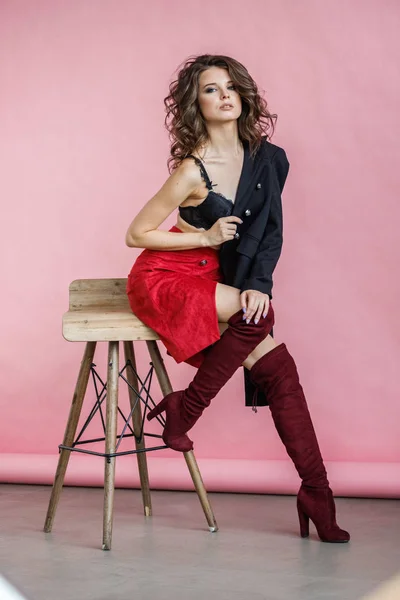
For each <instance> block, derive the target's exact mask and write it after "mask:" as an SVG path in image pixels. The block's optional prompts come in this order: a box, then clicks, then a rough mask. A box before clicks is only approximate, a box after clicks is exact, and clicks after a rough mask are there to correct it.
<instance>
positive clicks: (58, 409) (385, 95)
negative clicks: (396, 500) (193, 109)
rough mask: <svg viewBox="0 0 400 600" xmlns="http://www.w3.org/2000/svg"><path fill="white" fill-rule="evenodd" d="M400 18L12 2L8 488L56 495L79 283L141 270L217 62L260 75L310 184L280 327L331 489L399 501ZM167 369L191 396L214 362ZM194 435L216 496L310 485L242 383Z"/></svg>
mask: <svg viewBox="0 0 400 600" xmlns="http://www.w3.org/2000/svg"><path fill="white" fill-rule="evenodd" d="M399 17H400V7H399V5H398V3H397V2H395V1H390V0H386V1H382V0H374V1H372V0H369V1H363V2H361V1H353V2H345V1H340V2H337V1H333V0H326V1H325V2H318V1H316V0H315V1H312V0H308V1H304V2H301V3H299V2H296V1H295V0H292V1H289V0H286V1H281V2H270V1H269V0H268V1H266V0H259V1H253V2H251V3H250V4H248V5H246V10H244V8H243V3H240V2H232V1H229V2H227V1H226V0H221V1H220V2H218V3H215V2H213V1H211V0H203V1H202V2H201V4H199V3H198V2H197V3H191V2H182V1H175V2H166V3H164V2H162V1H161V0H158V1H154V0H153V1H152V2H150V3H144V4H141V3H136V2H128V1H124V0H119V1H118V2H111V0H96V1H94V0H93V1H89V0H80V1H71V2H68V3H66V2H61V1H60V0H35V2H30V1H28V0H25V1H23V0H21V1H19V2H18V1H13V2H11V1H7V0H2V2H1V3H0V77H1V79H0V81H1V91H0V101H1V115H0V118H1V122H0V130H1V135H0V165H1V173H2V174H1V177H0V186H1V202H2V208H3V210H2V231H1V236H0V244H1V248H0V255H1V263H2V269H1V280H2V311H3V312H2V314H3V324H2V344H1V347H0V357H1V371H0V378H1V395H0V403H1V406H0V409H1V412H0V414H1V422H0V428H1V431H0V480H3V481H17V482H23V481H29V482H43V483H50V482H51V481H52V477H53V475H54V470H55V464H56V460H57V446H58V444H59V443H60V442H61V441H62V436H63V430H64V425H65V421H66V418H67V414H68V410H69V405H70V400H71V394H72V391H73V388H74V384H75V379H76V374H77V369H78V365H79V361H80V357H81V353H82V351H83V345H81V344H69V343H67V342H65V341H64V340H63V338H62V336H61V316H62V313H63V312H64V311H65V310H67V306H68V285H69V282H70V281H71V280H73V279H77V278H90V277H92V278H95V277H125V276H127V274H128V272H129V269H130V266H131V263H132V262H133V260H134V258H135V256H136V255H137V253H138V251H136V250H132V249H129V248H127V247H126V246H125V244H124V237H125V231H126V229H127V226H128V225H129V223H130V221H131V220H132V218H133V216H134V215H135V214H136V212H137V211H138V210H139V209H140V208H141V206H142V205H143V204H144V203H145V202H146V201H147V200H148V199H149V198H150V197H151V196H152V195H153V194H154V193H155V192H156V191H157V189H158V188H159V187H160V186H161V185H162V183H163V182H164V180H165V179H166V177H167V176H168V173H167V168H166V159H167V156H168V138H167V134H166V132H165V131H164V129H163V119H164V108H163V102H162V100H163V98H164V96H165V95H166V94H167V91H168V83H169V81H170V80H171V78H172V77H173V71H174V69H175V68H176V67H177V66H178V65H179V63H181V62H182V61H183V60H184V59H185V58H187V57H188V56H189V55H191V54H199V53H204V52H210V53H223V54H228V55H232V56H234V57H235V58H237V59H238V60H240V61H242V62H243V63H244V64H245V65H246V66H247V68H248V69H249V71H250V73H251V74H252V76H253V77H254V78H255V80H256V81H257V82H258V84H259V86H260V88H261V89H262V90H265V91H266V97H267V99H268V101H269V103H270V107H271V109H272V110H273V111H276V112H277V113H278V114H279V119H278V128H277V133H276V135H275V136H274V138H273V140H272V141H273V142H274V143H276V144H278V145H281V146H283V147H284V148H285V149H286V151H287V154H288V157H289V160H290V162H291V171H290V175H289V178H288V181H287V185H286V188H285V192H284V197H283V202H284V229H285V230H284V237H285V242H284V249H283V254H282V257H281V260H280V263H279V266H278V268H277V270H276V272H275V288H274V307H275V311H276V316H277V325H276V331H275V333H276V337H277V339H278V340H279V341H285V342H286V343H287V345H288V347H289V348H290V350H291V352H292V353H293V355H294V356H295V358H296V360H297V362H298V367H299V371H300V375H301V380H302V383H303V386H304V389H305V392H306V395H307V398H308V402H309V405H310V409H311V411H312V414H313V419H314V422H315V426H316V429H317V432H318V435H319V439H320V443H321V448H322V451H323V454H324V457H325V459H326V461H327V465H328V469H329V474H330V480H331V482H332V484H333V485H334V486H335V491H336V492H337V493H343V494H349V495H352V494H356V495H357V494H358V495H377V496H379V495H381V496H385V495H386V496H390V495H392V496H393V495H396V494H397V495H398V494H399V493H400V477H399V475H400V444H399V422H400V407H399V384H398V381H397V379H396V372H397V371H398V369H399V364H400V363H399V359H400V353H399V349H400V348H399V345H400V344H399V341H400V327H399V325H400V320H399V316H398V303H399V298H400V285H399V273H398V268H397V269H396V267H397V266H398V261H399V255H400V251H399V244H398V233H397V230H398V226H399V217H400V209H399V204H398V193H397V190H398V189H399V184H400V181H399V179H400V169H399V164H400V156H399V143H398V131H399V111H398V93H399V83H400V82H399V78H400V75H399V70H398V64H397V57H398V55H399V50H400V48H399V46H400V44H399V42H398V31H399V25H400V23H399V21H400V18H399ZM173 223H174V217H173V216H172V217H171V218H170V219H169V220H168V221H167V222H166V223H165V225H164V228H168V227H169V226H170V225H172V224H173ZM139 354H140V355H139V365H140V366H141V367H142V368H144V367H145V366H146V365H147V363H148V360H149V359H148V356H147V353H146V351H145V349H144V348H141V349H140V352H139ZM164 354H165V353H164ZM104 357H105V355H104V352H102V353H101V355H100V357H99V358H98V359H97V361H96V362H97V364H98V365H99V368H100V370H102V371H103V373H104V368H105V361H104ZM165 360H166V364H167V368H168V370H169V372H170V376H171V379H172V382H173V385H174V387H175V388H176V389H179V388H180V387H184V386H186V385H187V383H188V382H189V381H190V379H191V378H192V376H193V374H194V369H192V368H191V367H189V366H187V365H180V366H178V365H176V364H175V362H174V361H173V359H171V358H169V357H166V359H165ZM156 395H157V394H156ZM87 408H88V406H87ZM239 431H240V435H239V434H238V432H239ZM193 436H194V439H195V448H196V456H197V458H198V460H199V464H200V467H201V468H202V471H203V475H204V478H205V481H206V484H207V485H208V487H209V489H223V490H236V491H240V490H243V491H275V492H293V491H296V489H297V486H298V480H297V476H296V474H295V472H294V470H293V468H292V466H291V463H289V462H288V460H287V457H286V453H285V451H284V449H283V447H282V445H281V443H280V441H279V439H278V436H277V435H276V433H275V430H274V427H273V425H272V421H271V419H270V415H269V410H268V409H266V408H265V409H261V410H260V411H259V413H258V414H257V415H256V416H255V415H254V414H253V413H252V412H251V411H250V409H246V408H245V407H244V395H243V382H242V373H241V372H240V373H237V374H236V375H235V376H234V378H233V379H232V380H231V381H230V382H229V383H228V384H227V386H226V387H225V388H224V390H223V391H222V392H221V393H220V395H219V396H218V398H217V399H216V400H215V401H214V402H213V404H212V407H211V408H210V409H209V410H208V411H207V412H206V413H205V414H204V417H203V419H202V420H201V422H199V424H198V425H197V426H196V428H195V430H194V431H193ZM132 460H133V459H132V458H121V459H119V462H118V466H117V473H118V482H119V483H120V484H121V485H130V484H132V485H135V484H136V483H137V476H136V473H135V468H132ZM149 460H150V464H151V466H150V474H151V478H152V484H153V486H154V487H157V486H159V487H172V488H173V487H175V488H182V487H188V486H189V487H190V482H189V479H188V475H187V473H186V471H185V467H184V461H183V460H182V457H180V456H179V455H178V454H176V453H174V452H172V451H166V452H163V453H158V454H157V456H155V455H152V456H150V457H149ZM131 468H132V470H133V473H132V472H131ZM70 469H71V470H70V475H69V481H70V482H72V483H81V484H85V483H92V484H100V483H101V481H102V469H103V467H102V461H101V459H96V458H93V457H84V456H74V457H73V458H72V461H71V467H70Z"/></svg>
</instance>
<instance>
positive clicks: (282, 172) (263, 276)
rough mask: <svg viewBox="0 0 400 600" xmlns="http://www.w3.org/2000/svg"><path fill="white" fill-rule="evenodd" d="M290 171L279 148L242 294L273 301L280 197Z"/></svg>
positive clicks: (279, 247)
mask: <svg viewBox="0 0 400 600" xmlns="http://www.w3.org/2000/svg"><path fill="white" fill-rule="evenodd" d="M288 172H289V162H288V159H287V157H286V152H285V151H284V150H283V148H278V150H277V151H276V152H275V154H274V155H273V157H272V159H271V168H270V170H269V173H268V179H269V181H268V193H269V194H270V196H271V202H270V209H269V214H268V219H267V224H266V227H265V231H264V235H263V237H262V240H261V242H260V246H259V248H258V251H257V254H256V256H255V258H254V262H253V265H252V267H251V269H250V272H249V276H248V278H246V279H245V280H244V282H243V285H242V287H241V291H242V292H244V291H245V290H258V291H259V292H263V293H264V294H268V296H269V297H270V298H271V299H272V286H273V280H272V274H273V272H274V269H275V267H276V265H277V262H278V259H279V257H280V255H281V250H282V243H283V220H282V200H281V194H282V191H283V187H284V185H285V181H286V178H287V175H288Z"/></svg>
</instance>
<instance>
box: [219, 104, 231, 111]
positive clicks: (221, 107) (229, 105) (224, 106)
mask: <svg viewBox="0 0 400 600" xmlns="http://www.w3.org/2000/svg"><path fill="white" fill-rule="evenodd" d="M233 108H234V106H233V104H223V105H222V106H220V109H221V110H222V109H224V110H232V109H233Z"/></svg>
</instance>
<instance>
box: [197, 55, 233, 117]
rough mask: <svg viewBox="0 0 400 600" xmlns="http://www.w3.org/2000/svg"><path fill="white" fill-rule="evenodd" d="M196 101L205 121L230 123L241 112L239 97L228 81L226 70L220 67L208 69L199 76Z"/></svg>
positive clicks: (231, 83)
mask: <svg viewBox="0 0 400 600" xmlns="http://www.w3.org/2000/svg"><path fill="white" fill-rule="evenodd" d="M198 101H199V106H200V110H201V113H202V115H203V117H204V119H205V121H212V122H226V121H232V120H236V119H238V118H239V117H240V114H241V112H242V100H241V98H240V95H239V93H238V92H237V91H236V90H235V87H234V85H233V82H232V81H231V80H230V79H229V72H228V70H227V69H223V68H221V67H210V68H209V69H207V70H206V71H203V72H202V73H201V74H200V77H199V88H198ZM224 105H230V106H225V107H224Z"/></svg>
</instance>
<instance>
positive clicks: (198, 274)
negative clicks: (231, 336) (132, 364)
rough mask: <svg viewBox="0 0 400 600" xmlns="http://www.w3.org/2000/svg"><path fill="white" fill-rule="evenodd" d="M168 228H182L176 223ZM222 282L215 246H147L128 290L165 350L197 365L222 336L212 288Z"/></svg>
mask: <svg viewBox="0 0 400 600" xmlns="http://www.w3.org/2000/svg"><path fill="white" fill-rule="evenodd" d="M170 231H174V232H179V233H182V231H181V230H180V229H178V228H177V227H175V226H174V227H171V229H170ZM221 281H222V274H221V271H220V267H219V252H218V250H213V249H212V248H195V249H193V250H175V251H169V250H161V251H160V250H147V249H145V250H143V252H141V254H140V255H139V256H138V257H137V259H136V261H135V263H134V265H133V267H132V269H131V271H130V273H129V275H128V284H127V289H126V291H127V294H128V298H129V304H130V306H131V308H132V311H133V312H134V313H135V315H136V316H137V317H138V318H139V319H140V320H141V321H143V323H144V324H145V325H147V326H148V327H151V329H153V330H154V331H156V332H157V334H158V335H159V337H160V340H161V341H162V342H163V344H164V345H165V347H166V348H167V353H168V354H170V356H172V357H173V358H174V359H175V360H176V362H177V363H180V362H187V363H189V364H190V365H192V366H194V367H199V366H200V365H201V363H202V361H203V359H204V356H205V353H206V352H207V348H208V347H209V346H211V345H212V344H214V343H215V342H216V341H217V340H219V338H220V332H219V327H218V316H217V310H216V305H215V289H216V286H217V283H218V282H221Z"/></svg>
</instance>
